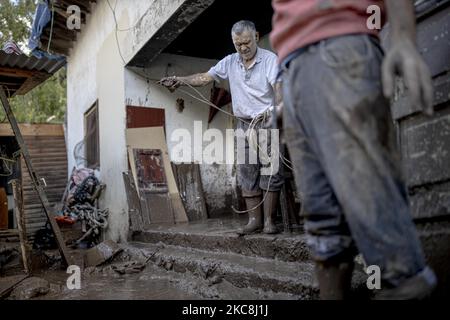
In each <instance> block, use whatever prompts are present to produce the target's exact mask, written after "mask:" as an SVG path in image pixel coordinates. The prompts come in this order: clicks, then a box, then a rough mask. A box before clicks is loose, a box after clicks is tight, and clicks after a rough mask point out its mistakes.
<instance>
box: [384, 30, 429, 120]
mask: <svg viewBox="0 0 450 320" xmlns="http://www.w3.org/2000/svg"><path fill="white" fill-rule="evenodd" d="M392 43H393V46H392V48H391V49H390V50H389V52H388V53H387V54H386V57H385V59H384V62H383V70H382V73H383V91H384V95H385V96H386V98H392V97H393V95H394V88H395V78H396V76H401V77H403V80H404V83H405V85H406V87H407V88H408V91H409V94H410V97H411V103H412V104H413V105H414V106H416V107H418V108H420V109H421V110H422V112H424V113H425V114H426V115H432V114H433V99H434V93H433V85H432V81H431V74H430V71H429V69H428V66H427V65H426V64H425V62H424V61H423V59H422V57H421V56H420V54H419V52H418V51H417V49H416V46H415V45H414V44H413V42H412V41H410V40H409V39H407V38H405V39H403V40H397V41H393V42H392Z"/></svg>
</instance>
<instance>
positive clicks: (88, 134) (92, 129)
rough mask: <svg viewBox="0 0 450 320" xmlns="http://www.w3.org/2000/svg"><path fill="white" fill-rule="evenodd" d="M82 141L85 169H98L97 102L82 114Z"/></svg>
mask: <svg viewBox="0 0 450 320" xmlns="http://www.w3.org/2000/svg"><path fill="white" fill-rule="evenodd" d="M84 141H85V144H86V145H85V148H84V150H85V151H84V152H85V158H86V167H88V168H91V169H96V168H99V167H100V145H99V132H98V101H97V102H95V103H94V105H93V106H92V107H91V108H90V109H89V110H88V111H87V112H86V113H85V114H84Z"/></svg>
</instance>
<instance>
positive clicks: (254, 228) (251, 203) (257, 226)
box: [241, 196, 263, 234]
mask: <svg viewBox="0 0 450 320" xmlns="http://www.w3.org/2000/svg"><path fill="white" fill-rule="evenodd" d="M261 202H262V197H261V196H257V197H251V198H245V204H246V206H247V210H251V209H253V208H254V209H253V210H251V211H249V212H248V223H247V225H245V226H244V228H243V229H242V231H241V234H252V233H255V232H259V231H261V229H262V227H263V224H262V210H261V207H262V204H261Z"/></svg>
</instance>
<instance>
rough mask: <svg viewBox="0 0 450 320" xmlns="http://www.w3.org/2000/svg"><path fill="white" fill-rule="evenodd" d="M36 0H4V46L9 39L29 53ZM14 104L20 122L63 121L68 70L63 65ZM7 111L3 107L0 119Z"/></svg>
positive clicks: (0, 8)
mask: <svg viewBox="0 0 450 320" xmlns="http://www.w3.org/2000/svg"><path fill="white" fill-rule="evenodd" d="M36 3H37V1H35V0H0V35H1V37H0V49H1V48H2V47H3V44H4V43H5V42H6V41H8V40H13V41H14V42H15V43H17V44H18V45H19V46H20V47H21V49H22V50H23V51H24V52H27V51H28V50H27V47H26V45H27V43H28V38H29V36H30V30H31V25H32V23H33V17H34V12H35V9H36ZM11 106H12V108H13V110H14V114H15V115H16V118H17V120H18V121H19V122H24V123H46V122H51V123H62V122H63V121H64V115H65V110H66V70H65V68H62V69H61V70H60V71H58V72H57V73H56V74H55V75H54V76H53V77H51V78H50V79H48V80H47V81H46V82H44V83H43V84H41V85H40V86H39V87H37V88H35V89H33V90H31V91H30V92H29V93H27V94H26V95H24V96H17V97H14V98H12V99H11ZM2 119H4V112H3V110H0V121H1V120H2Z"/></svg>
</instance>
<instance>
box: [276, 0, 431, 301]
mask: <svg viewBox="0 0 450 320" xmlns="http://www.w3.org/2000/svg"><path fill="white" fill-rule="evenodd" d="M272 4H273V8H274V17H273V30H272V33H271V43H272V46H273V48H274V49H275V50H276V51H277V52H278V55H279V62H280V65H281V69H282V72H283V99H284V110H283V122H284V134H285V139H286V141H287V144H288V149H289V152H290V155H291V159H292V162H293V164H294V172H295V178H296V181H297V186H298V188H299V190H300V194H301V197H302V200H303V212H304V217H305V230H306V231H307V234H308V237H307V238H308V240H307V241H308V246H309V248H310V250H311V252H312V256H313V258H314V260H315V261H316V275H317V278H318V281H319V289H320V296H321V298H322V299H342V298H345V297H347V295H348V292H349V290H350V281H351V275H352V270H353V260H354V257H355V255H356V253H357V251H359V252H360V253H361V254H362V255H363V257H364V260H365V261H366V263H367V264H368V265H375V266H378V267H379V268H380V270H381V279H382V289H383V290H381V291H380V292H379V293H378V294H377V295H376V297H377V298H380V299H418V298H423V297H425V296H427V295H428V294H430V293H431V292H432V290H433V289H434V287H435V286H436V282H437V280H436V277H435V274H434V272H433V271H432V270H431V269H430V268H429V267H428V266H427V265H426V262H425V258H424V254H423V252H422V248H421V243H420V241H419V238H418V235H417V231H416V228H415V225H414V223H413V221H412V217H411V214H410V208H409V205H408V200H407V193H406V188H405V185H404V182H403V179H402V176H401V170H400V161H401V160H400V157H399V155H398V153H397V152H396V146H395V136H394V128H393V121H392V119H391V117H390V107H389V102H388V101H387V100H386V99H385V98H390V97H392V95H393V92H394V82H395V77H396V76H397V75H400V76H402V77H403V80H404V82H405V84H406V86H407V87H408V89H409V94H410V96H411V101H412V103H414V104H417V105H419V106H420V107H421V109H422V110H423V111H424V112H425V113H426V114H428V115H430V114H432V112H433V109H432V103H433V89H432V85H431V77H430V72H429V71H428V68H427V66H426V65H425V63H424V61H423V60H422V58H421V56H420V55H419V53H418V51H417V49H416V45H415V41H416V33H415V16H414V7H413V4H412V1H411V0H385V1H381V0H378V1H368V0H347V1H343V0H327V1H322V0H273V2H272ZM371 5H377V6H378V7H379V8H380V9H381V12H384V9H387V13H388V18H389V21H390V35H391V47H390V49H389V51H388V52H387V55H386V57H383V50H382V48H381V46H380V43H379V39H378V31H377V30H371V29H369V28H368V27H367V20H368V18H369V15H368V14H367V13H366V12H367V9H368V7H369V6H371ZM383 59H384V61H383ZM383 90H384V95H383ZM356 248H357V249H356Z"/></svg>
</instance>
